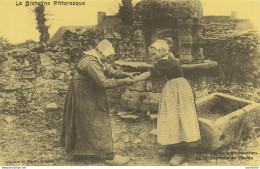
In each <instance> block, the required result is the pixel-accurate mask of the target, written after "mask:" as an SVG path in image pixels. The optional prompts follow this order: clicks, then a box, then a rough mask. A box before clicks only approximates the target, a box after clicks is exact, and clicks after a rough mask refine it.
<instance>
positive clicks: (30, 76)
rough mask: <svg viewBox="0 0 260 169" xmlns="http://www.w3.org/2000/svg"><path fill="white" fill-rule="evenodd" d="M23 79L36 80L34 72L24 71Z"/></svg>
mask: <svg viewBox="0 0 260 169" xmlns="http://www.w3.org/2000/svg"><path fill="white" fill-rule="evenodd" d="M22 78H23V79H34V78H36V74H35V72H34V71H24V72H23V74H22Z"/></svg>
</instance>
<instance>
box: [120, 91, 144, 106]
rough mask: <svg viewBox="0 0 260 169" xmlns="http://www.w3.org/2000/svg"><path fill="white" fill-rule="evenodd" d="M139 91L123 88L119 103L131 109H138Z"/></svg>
mask: <svg viewBox="0 0 260 169" xmlns="http://www.w3.org/2000/svg"><path fill="white" fill-rule="evenodd" d="M140 95H141V93H140V92H137V91H130V90H128V89H126V90H125V92H124V93H123V95H122V97H121V101H120V102H121V105H122V106H124V107H126V108H128V109H132V110H138V107H139V104H140V100H139V99H140Z"/></svg>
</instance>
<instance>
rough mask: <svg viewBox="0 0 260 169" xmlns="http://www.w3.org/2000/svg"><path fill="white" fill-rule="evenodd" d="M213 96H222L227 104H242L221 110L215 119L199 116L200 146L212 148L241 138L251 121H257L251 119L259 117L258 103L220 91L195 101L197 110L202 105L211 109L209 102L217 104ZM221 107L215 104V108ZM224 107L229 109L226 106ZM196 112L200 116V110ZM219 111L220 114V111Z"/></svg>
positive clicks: (259, 105)
mask: <svg viewBox="0 0 260 169" xmlns="http://www.w3.org/2000/svg"><path fill="white" fill-rule="evenodd" d="M214 97H218V98H222V100H221V101H222V102H224V103H223V104H226V105H227V106H230V104H235V103H237V104H240V105H242V106H240V107H238V108H236V109H234V107H233V108H232V109H233V111H231V112H228V113H226V112H224V113H223V112H222V113H223V114H222V115H221V116H220V117H217V118H216V119H215V120H212V119H210V120H209V119H206V118H208V117H204V118H199V124H200V131H201V141H202V146H203V147H204V148H208V149H212V150H216V149H218V148H220V147H222V146H225V145H228V144H230V143H232V142H235V141H237V140H239V139H241V137H243V135H242V133H243V134H246V133H247V132H246V131H245V130H246V129H248V128H249V129H250V128H252V127H253V126H252V125H253V124H252V122H255V124H254V125H257V123H258V122H259V120H255V121H254V120H252V119H259V110H260V104H259V103H255V102H252V101H249V100H245V99H241V98H237V97H234V96H230V95H226V94H222V93H213V94H211V95H209V96H207V97H205V98H202V99H200V100H198V101H197V108H198V111H201V107H204V108H203V109H204V110H205V108H206V109H211V110H212V108H213V107H212V106H210V105H211V104H214V105H216V104H219V103H214ZM221 107H222V106H220V105H217V108H221ZM224 108H225V107H224ZM221 109H222V110H221V111H225V109H223V107H222V108H221ZM226 109H227V110H229V109H228V108H226ZM205 111H206V110H205ZM198 113H199V114H198V116H199V117H200V112H198ZM203 113H207V112H201V114H203ZM219 113H220V114H221V112H219Z"/></svg>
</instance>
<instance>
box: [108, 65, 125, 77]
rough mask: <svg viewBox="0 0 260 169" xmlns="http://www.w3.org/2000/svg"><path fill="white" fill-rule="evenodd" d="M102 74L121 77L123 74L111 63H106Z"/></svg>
mask: <svg viewBox="0 0 260 169" xmlns="http://www.w3.org/2000/svg"><path fill="white" fill-rule="evenodd" d="M104 74H105V75H106V76H107V77H109V78H123V77H124V76H125V74H124V72H123V71H121V70H115V69H114V68H113V67H112V66H111V65H109V64H107V65H106V70H105V71H104Z"/></svg>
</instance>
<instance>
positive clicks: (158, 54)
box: [149, 47, 164, 62]
mask: <svg viewBox="0 0 260 169" xmlns="http://www.w3.org/2000/svg"><path fill="white" fill-rule="evenodd" d="M149 55H150V57H151V58H152V60H153V61H156V62H157V61H159V60H160V59H161V58H162V57H163V56H164V52H163V50H157V49H155V48H153V47H151V48H149Z"/></svg>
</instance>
